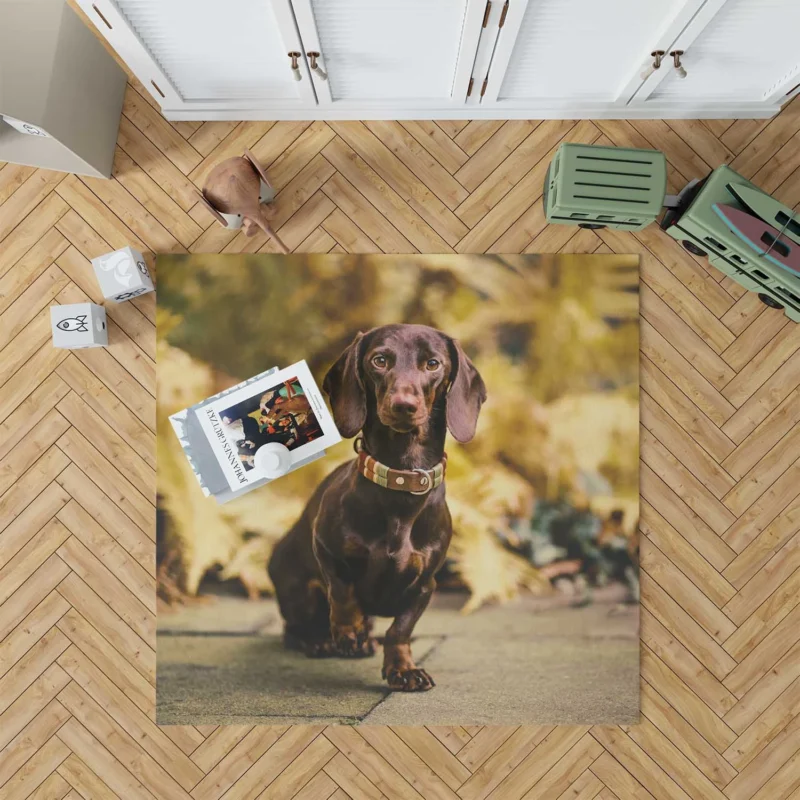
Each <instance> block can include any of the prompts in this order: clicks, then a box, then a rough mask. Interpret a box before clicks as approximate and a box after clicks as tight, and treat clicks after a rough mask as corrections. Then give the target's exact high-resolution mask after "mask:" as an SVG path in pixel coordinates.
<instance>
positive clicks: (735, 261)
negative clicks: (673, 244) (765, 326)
mask: <svg viewBox="0 0 800 800" xmlns="http://www.w3.org/2000/svg"><path fill="white" fill-rule="evenodd" d="M729 185H730V186H732V187H734V188H735V187H741V186H745V187H748V188H750V189H752V190H754V191H755V192H758V193H759V194H760V195H763V196H764V197H765V198H767V197H768V195H766V194H765V193H764V192H762V191H761V189H759V188H758V187H757V186H755V185H754V184H752V183H750V181H748V180H746V179H745V178H743V177H742V176H741V175H739V173H738V172H735V171H734V170H732V169H731V168H730V167H728V166H722V167H717V169H715V170H714V171H713V172H712V173H711V174H710V175H708V177H706V178H704V179H703V180H702V181H700V182H692V183H690V184H689V185H688V186H687V187H686V188H685V189H684V190H683V191H682V192H681V194H680V195H679V196H678V205H677V207H675V208H670V209H668V210H667V212H666V214H664V217H663V219H662V220H661V223H660V226H661V229H662V230H663V231H665V232H666V233H667V234H668V235H669V236H671V237H672V238H673V239H677V240H678V241H679V242H681V244H682V245H683V246H684V248H686V250H688V251H689V252H690V253H692V254H693V255H696V256H708V260H709V261H710V262H711V264H712V265H713V266H715V267H716V268H717V269H718V270H720V272H723V273H725V274H726V275H728V276H729V277H730V278H732V279H733V280H735V281H736V282H737V283H739V284H741V285H742V286H744V287H745V288H746V289H749V290H750V291H753V292H756V293H757V294H758V297H759V299H760V300H761V301H762V302H763V303H765V304H766V305H768V306H770V307H771V308H778V309H784V310H785V313H786V316H787V317H789V319H791V320H794V321H795V322H800V275H798V274H796V273H793V272H791V271H789V270H787V269H784V268H781V267H780V266H777V265H776V264H774V263H773V262H772V261H770V260H769V259H767V258H764V257H763V256H761V255H759V254H758V253H757V252H756V251H755V250H753V249H752V248H751V247H749V246H748V244H747V243H746V242H745V241H744V240H743V239H741V238H740V237H739V236H737V235H736V233H734V231H733V230H731V228H730V227H729V226H728V225H727V224H726V223H725V221H724V220H723V218H722V217H721V216H720V215H719V214H718V213H717V212H716V211H715V210H714V208H713V206H714V205H718V206H719V205H727V206H733V207H734V208H736V209H739V210H742V211H745V212H747V213H748V214H749V213H750V211H751V210H750V209H748V208H746V207H745V206H744V205H743V204H742V202H741V201H740V199H739V197H738V196H737V195H736V194H735V192H734V191H731V189H729V188H728V186H729Z"/></svg>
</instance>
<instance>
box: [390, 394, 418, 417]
mask: <svg viewBox="0 0 800 800" xmlns="http://www.w3.org/2000/svg"><path fill="white" fill-rule="evenodd" d="M418 408H419V401H418V400H417V398H416V397H414V395H412V394H405V393H404V394H396V395H395V396H394V397H393V398H392V411H393V412H394V413H395V414H408V415H409V416H411V415H412V414H416V413H417V409H418Z"/></svg>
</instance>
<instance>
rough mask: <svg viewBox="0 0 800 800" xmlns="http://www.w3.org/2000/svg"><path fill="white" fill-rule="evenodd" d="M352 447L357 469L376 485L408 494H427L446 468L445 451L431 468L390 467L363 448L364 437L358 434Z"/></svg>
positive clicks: (435, 485) (433, 487)
mask: <svg viewBox="0 0 800 800" xmlns="http://www.w3.org/2000/svg"><path fill="white" fill-rule="evenodd" d="M353 448H354V449H355V451H356V453H357V454H358V471H359V472H360V473H361V474H362V475H363V476H364V477H365V478H366V479H367V480H370V481H372V482H373V483H377V484H378V486H383V487H384V488H385V489H394V490H395V491H397V492H409V493H410V494H428V492H430V491H431V490H432V489H435V488H436V487H437V486H438V485H439V484H440V483H441V482H442V481H443V480H444V473H445V469H446V468H447V453H445V454H444V455H443V456H442V460H441V461H440V462H439V463H438V464H437V465H436V466H435V467H433V468H432V469H392V468H391V467H387V466H386V464H381V462H380V461H376V460H375V459H374V458H373V457H372V456H371V455H370V454H369V453H368V452H367V451H366V450H365V449H364V437H363V436H359V437H358V438H356V440H355V441H354V442H353Z"/></svg>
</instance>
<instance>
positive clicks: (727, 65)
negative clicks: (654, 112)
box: [634, 0, 800, 115]
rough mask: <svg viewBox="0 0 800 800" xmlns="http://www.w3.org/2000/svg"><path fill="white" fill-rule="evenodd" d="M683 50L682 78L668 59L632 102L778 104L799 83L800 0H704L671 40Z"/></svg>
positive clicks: (699, 105)
mask: <svg viewBox="0 0 800 800" xmlns="http://www.w3.org/2000/svg"><path fill="white" fill-rule="evenodd" d="M669 49H670V50H673V51H674V50H683V51H684V52H683V55H681V57H680V59H681V62H682V65H683V68H684V69H685V71H686V77H685V78H680V77H679V75H678V72H677V71H676V70H675V69H674V68H672V61H671V60H670V62H669V63H665V65H664V67H665V69H664V68H662V69H661V70H659V71H658V73H657V74H655V75H653V77H652V79H651V80H649V81H648V83H647V84H646V85H645V86H643V87H642V88H641V89H640V90H639V92H638V93H637V94H636V97H635V98H634V104H638V103H647V104H648V105H658V106H659V107H667V106H676V107H681V108H687V107H688V108H691V107H695V108H696V109H697V112H698V115H701V112H702V111H703V109H704V108H707V107H708V105H709V104H713V103H721V102H725V103H727V104H728V105H730V104H732V103H733V104H735V103H750V104H752V103H758V102H765V103H767V102H769V103H775V102H778V103H780V102H783V100H784V98H785V97H788V95H791V94H792V93H793V92H795V91H796V90H797V89H798V88H799V87H797V84H798V83H799V82H800V0H709V2H708V3H707V4H706V6H705V7H704V8H703V9H702V12H701V14H699V15H698V17H697V19H695V20H692V23H691V24H690V25H689V26H687V28H686V29H685V30H684V31H683V32H682V33H681V34H680V35H679V36H678V37H677V38H676V40H675V41H674V42H673V43H671V45H670V48H669Z"/></svg>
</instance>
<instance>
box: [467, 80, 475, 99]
mask: <svg viewBox="0 0 800 800" xmlns="http://www.w3.org/2000/svg"><path fill="white" fill-rule="evenodd" d="M474 84H475V78H470V79H469V85H468V86H467V97H469V96H470V95H471V94H472V87H473V86H474Z"/></svg>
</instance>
